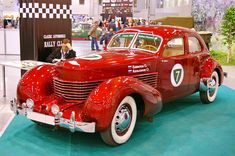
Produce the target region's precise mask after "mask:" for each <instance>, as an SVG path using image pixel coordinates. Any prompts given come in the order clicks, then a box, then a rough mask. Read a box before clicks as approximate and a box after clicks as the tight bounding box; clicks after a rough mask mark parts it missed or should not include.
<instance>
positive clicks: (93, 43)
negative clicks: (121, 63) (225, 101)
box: [88, 21, 100, 51]
mask: <svg viewBox="0 0 235 156" xmlns="http://www.w3.org/2000/svg"><path fill="white" fill-rule="evenodd" d="M98 26H99V21H95V22H94V24H93V26H92V28H91V30H90V31H89V32H88V36H89V37H91V50H95V48H96V50H97V51H100V49H99V45H98V42H97V39H98V37H99V36H98V35H97V28H98ZM94 46H95V47H94Z"/></svg>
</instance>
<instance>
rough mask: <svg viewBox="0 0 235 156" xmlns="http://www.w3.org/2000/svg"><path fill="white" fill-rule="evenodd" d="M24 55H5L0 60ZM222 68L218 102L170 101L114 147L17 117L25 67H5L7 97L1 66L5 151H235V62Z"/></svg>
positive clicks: (81, 45)
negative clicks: (13, 106) (15, 103)
mask: <svg viewBox="0 0 235 156" xmlns="http://www.w3.org/2000/svg"><path fill="white" fill-rule="evenodd" d="M89 44H90V43H89V41H74V42H73V47H74V50H75V51H76V52H77V56H81V55H86V54H89V53H91V52H92V51H90V46H89ZM19 59H20V57H19V56H16V55H8V56H6V55H0V61H17V60H19ZM223 69H224V71H225V72H227V73H228V78H225V81H224V86H222V87H220V89H219V93H218V97H217V99H216V101H215V103H213V104H211V105H202V104H201V103H200V99H199V96H198V94H194V95H192V96H190V97H186V98H183V99H180V100H177V101H175V102H172V103H170V104H167V105H166V106H165V107H164V109H163V111H162V112H161V113H160V114H159V115H156V116H155V117H154V122H153V123H148V122H144V121H139V122H138V123H137V126H136V128H135V131H134V133H133V136H132V137H131V139H130V141H129V142H128V143H127V144H124V145H122V146H119V147H109V146H106V145H105V144H104V143H103V142H102V141H101V138H100V137H99V135H98V134H85V133H74V134H72V133H70V132H68V131H64V130H56V131H53V130H51V129H49V128H46V127H40V126H37V125H35V124H34V123H32V122H31V121H28V120H26V119H25V118H23V117H15V118H14V115H13V114H12V113H11V112H10V110H9V101H10V100H11V99H13V98H14V97H15V92H16V86H17V82H18V81H19V79H20V70H19V69H15V68H11V67H6V86H7V92H6V95H7V96H6V97H5V98H3V97H2V95H3V80H2V68H0V155H4V156H5V155H16V153H17V155H48V153H50V155H65V156H67V155H128V156H129V155H181V156H182V155H214V156H215V155H226V156H227V155H234V154H235V148H234V145H235V126H234V125H235V120H234V117H235V113H234V110H235V105H234V101H235V66H234V67H231V66H224V67H223ZM13 118H14V119H13ZM12 119H13V120H12ZM11 121H12V122H11ZM9 123H10V125H9V127H8V128H7V126H8V124H9ZM6 128H7V129H6ZM5 129H6V131H5ZM4 131H5V133H4Z"/></svg>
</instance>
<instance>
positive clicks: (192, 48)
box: [188, 37, 202, 53]
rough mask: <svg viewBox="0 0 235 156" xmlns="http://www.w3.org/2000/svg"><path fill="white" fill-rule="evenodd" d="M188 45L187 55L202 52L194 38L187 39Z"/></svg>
mask: <svg viewBox="0 0 235 156" xmlns="http://www.w3.org/2000/svg"><path fill="white" fill-rule="evenodd" d="M188 44H189V53H195V52H200V51H201V50H202V47H201V45H200V43H199V41H198V39H197V38H196V37H189V38H188Z"/></svg>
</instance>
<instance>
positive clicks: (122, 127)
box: [115, 104, 132, 135]
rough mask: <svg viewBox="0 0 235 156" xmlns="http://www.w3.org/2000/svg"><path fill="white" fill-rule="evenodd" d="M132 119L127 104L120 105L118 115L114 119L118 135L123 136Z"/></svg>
mask: <svg viewBox="0 0 235 156" xmlns="http://www.w3.org/2000/svg"><path fill="white" fill-rule="evenodd" d="M131 119H132V113H131V111H130V107H129V106H128V104H124V105H122V107H120V108H119V110H118V114H117V116H116V117H115V130H116V132H117V134H118V135H124V134H125V133H126V131H127V130H128V128H129V126H130V124H131Z"/></svg>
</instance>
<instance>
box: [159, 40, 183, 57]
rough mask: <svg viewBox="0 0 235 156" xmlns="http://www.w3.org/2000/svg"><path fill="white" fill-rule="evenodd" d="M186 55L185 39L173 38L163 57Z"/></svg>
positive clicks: (168, 43)
mask: <svg viewBox="0 0 235 156" xmlns="http://www.w3.org/2000/svg"><path fill="white" fill-rule="evenodd" d="M183 54H184V39H183V38H173V39H171V40H170V41H168V42H167V45H166V47H165V49H164V52H163V57H171V56H179V55H183Z"/></svg>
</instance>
